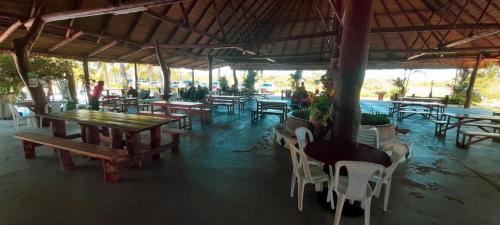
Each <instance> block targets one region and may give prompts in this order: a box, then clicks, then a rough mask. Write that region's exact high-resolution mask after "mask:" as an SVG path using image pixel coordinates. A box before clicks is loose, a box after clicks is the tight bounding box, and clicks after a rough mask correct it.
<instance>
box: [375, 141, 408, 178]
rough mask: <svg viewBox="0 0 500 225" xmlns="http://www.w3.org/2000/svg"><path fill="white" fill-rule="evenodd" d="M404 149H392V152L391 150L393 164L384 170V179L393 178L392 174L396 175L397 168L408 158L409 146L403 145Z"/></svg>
mask: <svg viewBox="0 0 500 225" xmlns="http://www.w3.org/2000/svg"><path fill="white" fill-rule="evenodd" d="M403 146H404V147H402V148H392V150H389V151H390V152H391V162H392V164H391V165H390V166H389V167H387V168H385V169H384V172H383V175H382V178H384V179H386V178H388V177H391V176H392V173H394V170H396V167H397V166H398V165H399V163H400V162H402V159H403V158H404V157H405V156H406V153H408V151H409V150H410V149H409V148H410V146H409V145H403Z"/></svg>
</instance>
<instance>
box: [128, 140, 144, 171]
mask: <svg viewBox="0 0 500 225" xmlns="http://www.w3.org/2000/svg"><path fill="white" fill-rule="evenodd" d="M125 139H126V140H127V152H128V157H129V158H136V159H135V160H136V161H138V162H139V166H140V165H141V161H140V159H137V156H138V155H139V154H138V153H139V134H138V133H135V132H127V133H125ZM130 166H131V167H132V168H135V167H136V166H137V164H136V162H135V161H134V162H132V164H131V165H130Z"/></svg>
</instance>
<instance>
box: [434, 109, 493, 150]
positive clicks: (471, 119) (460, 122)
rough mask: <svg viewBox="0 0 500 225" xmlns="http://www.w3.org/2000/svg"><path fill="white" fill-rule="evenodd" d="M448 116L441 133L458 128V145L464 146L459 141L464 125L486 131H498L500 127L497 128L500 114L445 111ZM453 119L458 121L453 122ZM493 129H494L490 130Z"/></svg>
mask: <svg viewBox="0 0 500 225" xmlns="http://www.w3.org/2000/svg"><path fill="white" fill-rule="evenodd" d="M444 115H445V116H446V126H445V127H444V128H442V129H441V130H439V132H440V133H444V135H446V132H447V131H448V130H451V129H453V128H456V129H457V132H456V133H457V136H456V140H455V143H456V145H457V146H462V145H461V144H460V142H459V133H460V132H461V130H462V127H463V126H471V127H476V128H479V129H481V130H482V131H484V132H486V133H497V131H500V129H497V128H495V125H493V124H492V123H495V124H500V116H490V115H480V114H460V113H459V114H456V113H445V114H444ZM451 119H454V120H456V122H452V121H451ZM481 122H490V123H481ZM490 129H493V130H490Z"/></svg>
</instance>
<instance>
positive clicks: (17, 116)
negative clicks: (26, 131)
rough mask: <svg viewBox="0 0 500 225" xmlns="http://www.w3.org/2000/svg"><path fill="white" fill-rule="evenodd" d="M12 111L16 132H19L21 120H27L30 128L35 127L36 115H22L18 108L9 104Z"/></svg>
mask: <svg viewBox="0 0 500 225" xmlns="http://www.w3.org/2000/svg"><path fill="white" fill-rule="evenodd" d="M9 108H10V111H11V112H12V122H13V123H14V127H15V128H16V131H17V130H19V122H20V121H21V120H26V125H27V126H30V124H31V125H33V127H35V126H36V125H35V120H34V113H30V115H22V116H21V113H19V110H18V109H17V106H15V105H12V104H9Z"/></svg>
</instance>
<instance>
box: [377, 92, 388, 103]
mask: <svg viewBox="0 0 500 225" xmlns="http://www.w3.org/2000/svg"><path fill="white" fill-rule="evenodd" d="M375 93H376V94H377V96H378V100H379V101H384V95H385V94H386V93H387V92H385V91H377V92H375Z"/></svg>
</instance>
